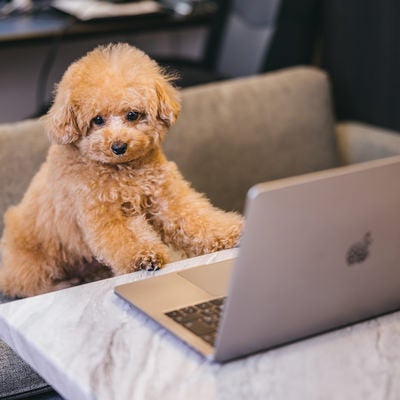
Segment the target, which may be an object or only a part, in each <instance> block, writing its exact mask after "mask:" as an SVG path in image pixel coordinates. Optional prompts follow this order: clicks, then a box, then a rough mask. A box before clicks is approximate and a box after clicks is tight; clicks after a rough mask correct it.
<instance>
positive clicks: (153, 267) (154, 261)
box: [135, 254, 164, 271]
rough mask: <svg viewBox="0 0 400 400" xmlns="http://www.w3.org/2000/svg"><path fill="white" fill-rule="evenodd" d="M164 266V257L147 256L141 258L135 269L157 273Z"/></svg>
mask: <svg viewBox="0 0 400 400" xmlns="http://www.w3.org/2000/svg"><path fill="white" fill-rule="evenodd" d="M163 264H164V260H163V259H162V257H160V256H158V255H157V254H154V255H147V256H144V257H142V258H140V259H139V260H138V261H137V262H136V264H135V269H136V270H139V269H143V270H146V271H157V270H158V269H160V268H161V267H162V266H163Z"/></svg>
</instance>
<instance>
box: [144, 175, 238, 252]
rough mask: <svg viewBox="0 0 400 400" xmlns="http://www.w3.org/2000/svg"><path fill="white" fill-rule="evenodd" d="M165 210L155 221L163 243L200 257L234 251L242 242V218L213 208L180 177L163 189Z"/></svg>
mask: <svg viewBox="0 0 400 400" xmlns="http://www.w3.org/2000/svg"><path fill="white" fill-rule="evenodd" d="M160 203H162V207H160V209H157V210H156V212H155V213H154V216H153V217H152V219H153V223H154V225H155V227H156V228H157V229H158V230H159V231H160V232H161V235H162V236H163V239H164V242H165V243H167V244H169V245H171V246H173V247H175V248H176V249H178V250H183V251H184V252H185V253H186V255H187V256H197V255H201V254H207V253H211V252H214V251H218V250H222V249H228V248H232V247H235V246H236V245H237V244H238V242H239V239H240V234H241V230H242V224H243V218H242V216H241V215H239V214H237V213H234V212H225V211H222V210H220V209H218V208H216V207H213V206H212V205H211V204H210V202H209V201H208V199H207V198H206V197H204V196H203V195H201V194H199V193H197V192H196V191H194V190H193V189H192V188H191V187H190V186H189V185H188V184H187V183H186V182H185V181H183V180H180V179H179V177H178V178H177V179H176V180H175V181H174V183H173V184H171V185H168V186H166V187H165V188H164V192H163V194H162V199H160Z"/></svg>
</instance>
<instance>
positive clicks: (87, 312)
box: [0, 250, 400, 400]
mask: <svg viewBox="0 0 400 400" xmlns="http://www.w3.org/2000/svg"><path fill="white" fill-rule="evenodd" d="M234 254H235V250H230V251H223V252H220V253H216V254H214V255H211V256H203V257H200V258H197V259H192V260H190V261H188V260H184V261H181V262H178V263H174V264H171V265H170V266H168V267H167V268H166V269H164V270H162V271H159V272H157V274H161V273H165V272H169V271H171V270H174V269H180V268H185V267H187V266H188V265H193V264H198V263H201V262H204V260H208V261H214V260H222V259H227V258H231V257H233V256H234ZM148 275H149V273H145V272H139V273H135V274H129V275H125V276H121V277H117V278H112V279H108V280H104V281H100V282H95V283H92V284H88V285H84V286H80V287H76V288H71V289H67V290H63V291H59V292H55V293H50V294H46V295H43V296H38V297H35V298H30V299H26V300H19V301H16V302H13V303H8V304H4V305H1V306H0V337H1V338H2V339H3V340H5V341H6V342H7V343H8V344H9V345H10V346H11V347H13V348H14V349H15V350H16V351H17V352H18V353H19V354H20V355H21V356H22V357H23V358H24V359H25V360H26V361H27V362H28V363H30V364H31V365H32V366H33V367H34V368H35V369H36V370H37V371H38V372H39V373H40V374H41V375H42V376H43V377H44V378H45V379H46V380H47V381H48V382H49V383H50V384H51V385H52V386H53V387H54V388H55V389H56V390H57V391H58V392H59V393H60V394H61V395H62V396H64V397H65V398H67V399H71V400H86V399H105V400H112V399H118V400H124V399H135V400H136V399H145V400H152V399H157V400H159V399H163V400H167V399H174V400H177V399H178V400H179V399H185V400H187V399H190V400H196V399H207V400H214V399H215V400H217V399H218V400H220V399H222V400H223V399H227V400H232V399H246V400H247V399H274V400H275V399H285V400H290V399H307V400H308V399H363V400H364V399H365V400H367V399H371V400H372V399H373V400H377V399H388V400H389V399H398V398H399V396H400V313H394V314H390V315H387V316H383V317H381V318H378V319H375V320H371V321H367V322H364V323H361V324H357V325H354V326H352V327H348V328H345V329H341V330H337V331H334V332H331V333H327V334H324V335H320V336H316V337H314V338H311V339H307V340H303V341H300V342H297V343H294V344H291V345H288V346H284V347H280V348H278V349H274V350H271V351H268V352H264V353H261V354H257V355H253V356H250V357H247V358H245V359H241V360H238V361H234V362H231V363H227V364H225V365H218V364H213V363H211V362H209V361H206V360H204V359H203V358H201V357H200V356H199V355H197V353H195V352H194V351H192V350H190V349H189V348H188V347H186V346H185V345H183V344H181V343H180V342H179V341H178V340H177V339H176V338H174V337H173V336H172V335H170V334H169V333H167V332H165V331H164V330H163V329H162V328H160V327H159V326H158V325H156V324H155V323H154V322H152V321H150V320H148V319H147V318H146V317H145V316H143V315H142V314H141V313H139V312H138V311H135V310H134V309H131V308H130V307H129V306H128V305H127V304H126V303H125V302H124V301H123V300H121V299H119V298H117V297H116V296H115V295H114V294H113V291H112V288H113V287H114V286H115V285H116V284H117V283H123V282H128V281H132V280H136V279H142V278H144V277H146V276H148ZM154 301H157V295H156V294H155V296H154Z"/></svg>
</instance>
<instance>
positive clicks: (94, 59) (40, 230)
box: [0, 44, 242, 297]
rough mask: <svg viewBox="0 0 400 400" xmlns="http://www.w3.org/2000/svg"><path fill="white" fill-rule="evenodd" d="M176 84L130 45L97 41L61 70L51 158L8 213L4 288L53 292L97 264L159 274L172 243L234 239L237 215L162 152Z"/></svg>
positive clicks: (201, 245)
mask: <svg viewBox="0 0 400 400" xmlns="http://www.w3.org/2000/svg"><path fill="white" fill-rule="evenodd" d="M171 80H172V79H171V78H170V77H168V76H167V75H166V74H165V73H164V72H163V71H162V69H161V68H160V67H159V66H158V65H157V64H156V63H155V62H154V61H153V60H151V59H150V58H149V57H148V56H147V55H146V54H145V53H143V52H142V51H140V50H138V49H136V48H134V47H131V46H129V45H127V44H115V45H109V46H105V47H98V48H96V49H95V50H93V51H92V52H90V53H88V54H87V55H86V56H84V57H83V58H81V59H80V60H78V61H76V62H75V63H73V64H72V65H71V66H70V67H69V68H68V69H67V71H66V72H65V74H64V76H63V78H62V80H61V82H60V83H59V85H58V86H57V89H56V95H55V99H54V103H53V105H52V107H51V109H50V110H49V112H48V114H47V115H46V116H45V117H44V118H45V122H46V126H47V131H48V135H49V138H50V140H51V141H52V145H51V146H50V149H49V152H48V156H47V159H46V161H45V163H44V164H43V165H42V166H41V168H40V170H39V172H38V173H37V174H36V176H35V177H34V178H33V180H32V182H31V184H30V186H29V188H28V189H27V191H26V193H25V195H24V197H23V199H22V201H21V202H20V204H18V205H17V206H13V207H10V208H9V209H8V210H7V212H6V214H5V229H4V232H3V237H2V267H1V269H0V290H2V292H3V293H5V294H6V295H9V296H19V297H25V296H31V295H37V294H40V293H44V292H48V291H52V290H56V289H58V288H61V287H65V286H68V285H70V284H71V285H72V284H75V283H76V282H77V281H82V279H83V278H82V277H84V275H85V274H87V276H90V277H92V276H93V271H95V270H97V269H98V270H99V271H100V270H101V271H102V274H104V267H102V265H106V266H107V267H108V268H109V270H110V273H112V274H123V273H127V272H132V271H136V270H138V269H141V268H144V269H158V268H160V267H162V266H163V264H165V263H166V262H168V261H169V257H170V247H172V248H175V249H177V250H180V251H183V252H184V253H185V254H186V255H187V256H196V255H200V254H204V253H208V252H213V251H216V250H220V249H224V248H230V247H233V246H235V245H236V244H237V243H238V240H239V236H240V231H241V227H242V217H241V216H240V215H238V214H236V213H227V212H224V211H222V210H219V209H217V208H215V207H213V206H212V205H211V204H210V202H209V201H208V200H207V199H206V197H205V196H203V195H202V194H199V193H197V192H196V191H195V190H194V189H193V188H191V186H190V184H189V183H188V182H186V181H185V180H184V178H183V177H182V175H181V174H180V172H179V171H178V168H177V167H176V165H175V163H173V162H169V161H168V160H167V159H166V157H165V156H164V154H163V152H162V149H161V143H162V140H163V138H164V136H165V134H166V132H167V130H168V128H169V127H170V126H171V125H172V124H173V123H174V122H175V120H176V118H177V117H178V114H179V112H180V99H179V92H178V91H177V90H176V89H175V88H174V87H173V85H172V84H171ZM129 113H131V114H129ZM128 114H129V116H128ZM96 117H100V118H97V119H95V118H96ZM121 143H122V144H125V145H126V149H125V151H124V152H122V153H121V154H115V152H113V148H112V147H113V146H114V147H115V144H121ZM77 269H79V278H77V276H76V273H75V272H74V271H76V270H77Z"/></svg>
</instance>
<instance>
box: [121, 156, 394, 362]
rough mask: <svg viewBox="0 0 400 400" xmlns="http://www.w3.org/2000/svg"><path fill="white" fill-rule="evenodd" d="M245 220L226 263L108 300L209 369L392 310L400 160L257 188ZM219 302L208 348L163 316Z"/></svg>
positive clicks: (143, 284)
mask: <svg viewBox="0 0 400 400" xmlns="http://www.w3.org/2000/svg"><path fill="white" fill-rule="evenodd" d="M245 218H246V223H245V229H244V234H243V237H242V240H241V244H240V248H239V252H238V257H237V258H236V259H235V260H229V261H223V262H219V263H217V264H212V265H204V266H199V267H193V268H189V269H186V270H183V271H179V272H173V273H169V274H165V275H161V276H156V277H152V278H149V279H145V280H142V281H137V282H132V283H128V284H124V285H120V286H117V287H116V288H115V293H116V294H117V295H119V296H120V297H122V298H123V299H125V300H127V301H128V302H129V303H130V304H131V305H133V306H135V307H136V308H138V309H140V310H141V311H143V312H144V313H146V314H147V315H148V316H149V317H151V318H153V319H154V320H155V321H157V322H158V323H160V324H161V325H163V326H164V327H165V328H167V329H168V330H170V331H171V332H173V333H174V334H175V335H176V336H178V337H179V338H181V339H182V340H183V341H184V342H186V343H187V344H189V345H190V346H192V347H193V348H194V349H196V350H197V351H198V352H200V353H202V354H203V355H205V356H207V357H210V358H212V359H213V360H215V361H218V362H224V361H227V360H230V359H233V358H236V357H240V356H245V355H248V354H251V353H254V352H257V351H260V350H264V349H268V348H271V347H275V346H278V345H282V344H285V343H288V342H292V341H295V340H298V339H301V338H305V337H309V336H312V335H315V334H318V333H321V332H325V331H328V330H331V329H335V328H338V327H342V326H345V325H348V324H351V323H354V322H357V321H361V320H365V319H367V318H371V317H373V316H377V315H380V314H383V313H387V312H391V311H394V310H397V309H399V308H400V157H391V158H387V159H383V160H377V161H371V162H367V163H362V164H357V165H353V166H348V167H342V168H337V169H332V170H327V171H323V172H317V173H311V174H307V175H302V176H298V177H294V178H288V179H282V180H277V181H273V182H269V183H262V184H259V185H256V186H254V187H252V188H251V189H250V190H249V192H248V195H247V199H246V208H245ZM232 264H233V265H232ZM225 295H227V298H226V302H225V305H224V308H223V313H222V317H221V320H220V322H219V327H218V333H217V336H216V342H215V345H214V346H211V345H209V344H208V343H206V342H205V341H204V340H202V339H201V338H199V337H198V336H196V335H194V334H193V333H192V332H191V331H189V330H188V329H186V328H185V327H183V326H181V325H180V324H178V323H176V322H174V321H172V320H171V319H170V318H168V317H167V316H166V313H168V312H169V311H171V310H174V309H178V308H180V307H186V306H190V305H192V304H195V303H199V302H202V301H206V300H209V299H212V298H214V297H221V296H225ZM155 298H156V299H157V301H154V299H155Z"/></svg>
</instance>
